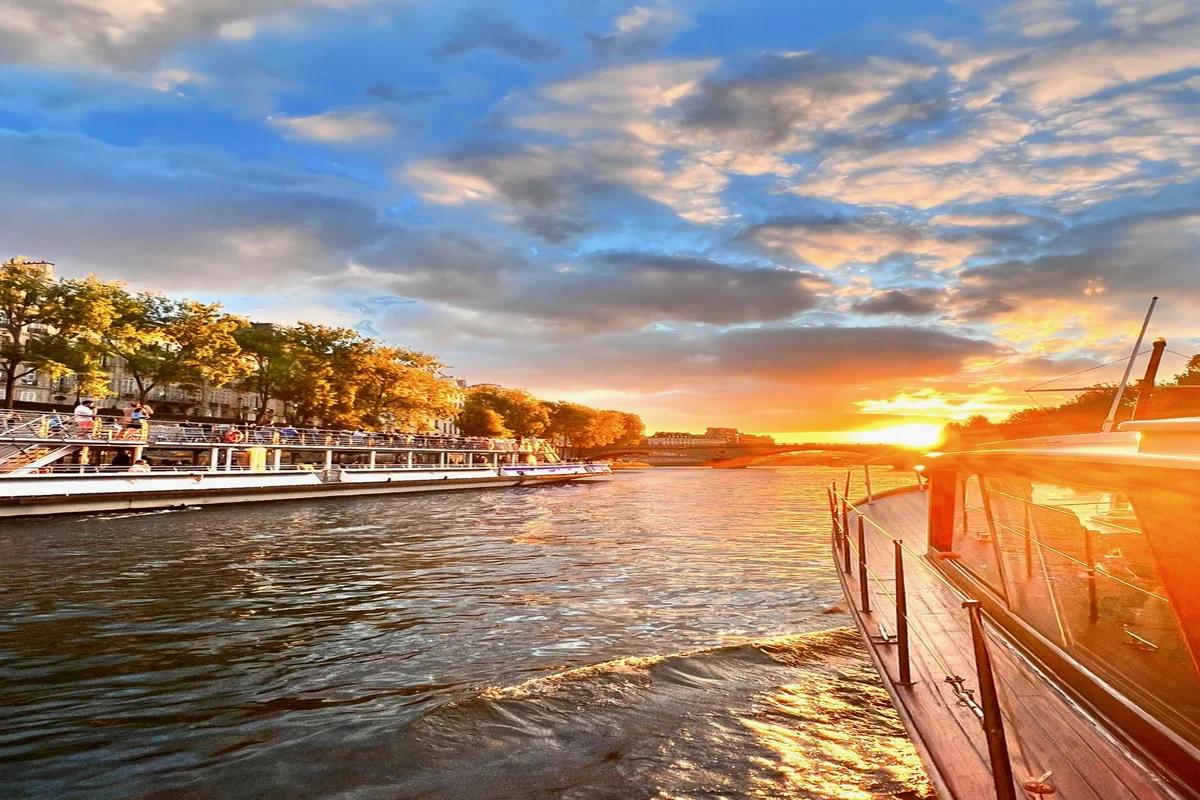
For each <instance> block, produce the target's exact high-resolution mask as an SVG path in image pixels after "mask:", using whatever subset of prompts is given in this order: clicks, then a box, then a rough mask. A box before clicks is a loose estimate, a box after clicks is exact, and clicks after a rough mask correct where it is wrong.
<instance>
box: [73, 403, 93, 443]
mask: <svg viewBox="0 0 1200 800" xmlns="http://www.w3.org/2000/svg"><path fill="white" fill-rule="evenodd" d="M95 405H96V404H95V403H93V402H92V401H91V400H84V401H83V402H82V403H80V404H79V405H77V406H75V429H76V430H77V431H78V432H79V435H80V437H82V438H85V439H90V438H91V436H92V431H93V429H94V428H95V425H96V409H95Z"/></svg>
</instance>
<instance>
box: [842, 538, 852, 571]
mask: <svg viewBox="0 0 1200 800" xmlns="http://www.w3.org/2000/svg"><path fill="white" fill-rule="evenodd" d="M842 572H844V573H846V574H847V575H849V574H850V531H848V530H846V529H845V528H843V529H842Z"/></svg>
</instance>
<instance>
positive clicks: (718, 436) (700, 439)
mask: <svg viewBox="0 0 1200 800" xmlns="http://www.w3.org/2000/svg"><path fill="white" fill-rule="evenodd" d="M646 444H647V445H693V446H696V445H722V444H775V439H774V438H773V437H771V436H760V435H756V434H753V433H742V432H740V431H739V430H738V429H737V428H707V429H705V431H704V433H702V434H700V433H686V432H684V431H656V432H655V433H654V435H653V436H648V437H646Z"/></svg>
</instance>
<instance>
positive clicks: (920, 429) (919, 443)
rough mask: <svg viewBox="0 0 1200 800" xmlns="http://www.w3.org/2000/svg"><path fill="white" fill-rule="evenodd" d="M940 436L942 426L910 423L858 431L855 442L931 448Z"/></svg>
mask: <svg viewBox="0 0 1200 800" xmlns="http://www.w3.org/2000/svg"><path fill="white" fill-rule="evenodd" d="M941 435H942V426H941V425H937V424H934V423H928V422H910V423H906V424H903V425H890V426H888V427H886V428H876V429H874V430H865V431H860V432H858V433H857V434H855V437H854V438H855V440H856V441H860V442H864V443H879V444H898V445H901V446H902V447H916V448H922V447H932V446H933V445H935V444H937V442H938V440H939V439H940V438H941Z"/></svg>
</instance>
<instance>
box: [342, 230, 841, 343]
mask: <svg viewBox="0 0 1200 800" xmlns="http://www.w3.org/2000/svg"><path fill="white" fill-rule="evenodd" d="M367 260H368V263H369V271H362V270H361V269H360V270H359V271H358V272H356V273H353V274H346V275H335V276H332V277H331V278H330V279H329V280H330V281H331V285H336V286H338V287H340V288H342V289H345V288H347V286H348V285H350V284H352V283H354V282H355V281H358V282H359V284H360V287H359V289H360V291H362V292H364V293H365V292H367V291H374V292H378V291H381V290H382V291H386V292H391V293H394V294H396V295H400V296H403V297H408V298H416V299H421V300H427V301H432V302H438V303H442V304H444V305H446V306H452V307H456V308H460V309H463V310H464V311H470V312H471V313H475V314H486V315H491V316H492V317H494V318H495V319H496V320H497V321H500V320H503V321H502V322H498V324H500V325H501V327H503V328H505V329H512V330H515V329H518V328H520V329H525V330H530V326H531V325H537V326H546V327H548V328H553V329H567V330H575V331H623V330H637V329H639V328H642V327H644V326H646V325H650V324H653V323H675V324H680V323H694V324H702V325H715V326H725V325H736V324H745V323H751V322H770V321H778V320H786V319H790V318H792V317H794V316H796V315H798V314H801V313H803V312H805V311H808V310H811V309H813V308H815V307H816V306H817V305H818V302H819V293H820V292H821V291H824V290H827V289H828V288H829V282H828V281H827V280H826V279H824V278H822V277H820V276H818V275H815V274H813V273H811V272H804V271H799V270H790V269H782V268H770V267H756V266H753V265H739V264H727V263H722V262H718V261H713V260H711V259H707V258H701V257H696V256H685V255H662V254H657V253H639V252H630V251H616V252H605V253H596V254H593V255H590V256H587V257H585V258H581V259H577V260H575V261H570V262H557V263H552V264H548V263H541V264H534V263H531V262H530V261H529V260H528V259H526V258H525V257H523V256H522V255H521V254H520V253H517V252H514V251H511V250H510V249H508V248H504V247H502V246H498V245H496V243H494V242H487V241H485V240H483V239H480V238H477V237H469V236H466V235H463V234H439V235H437V236H430V235H429V234H415V235H405V236H403V237H401V238H399V239H396V240H395V241H393V243H392V244H391V245H389V246H388V247H387V248H386V249H385V250H383V251H382V252H377V253H375V254H372V255H370V256H367ZM483 327H485V328H486V327H487V325H484V326H483Z"/></svg>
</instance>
